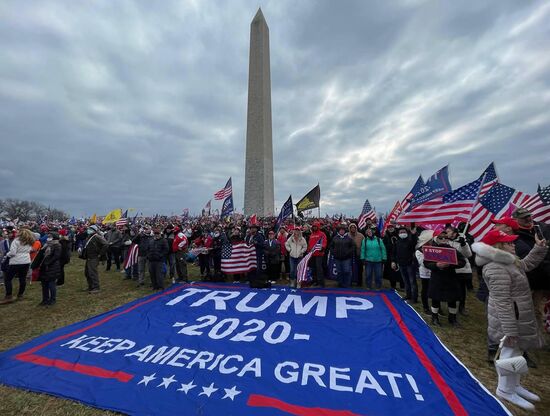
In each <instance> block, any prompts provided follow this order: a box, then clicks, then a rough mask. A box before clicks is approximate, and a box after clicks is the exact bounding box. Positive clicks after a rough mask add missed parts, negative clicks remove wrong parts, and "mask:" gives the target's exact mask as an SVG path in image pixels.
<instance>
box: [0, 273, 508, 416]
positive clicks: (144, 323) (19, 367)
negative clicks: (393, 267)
mask: <svg viewBox="0 0 550 416" xmlns="http://www.w3.org/2000/svg"><path fill="white" fill-rule="evenodd" d="M0 382H1V383H4V384H7V385H11V386H15V387H21V388H24V389H28V390H33V391H38V392H45V393H49V394H53V395H56V396H62V397H66V398H71V399H75V400H78V401H80V402H83V403H86V404H89V405H91V406H96V407H99V408H104V409H112V410H115V411H119V412H123V413H128V414H134V415H153V414H158V415H175V414H181V415H196V414H200V415H247V414H251V415H260V416H261V415H284V414H292V415H304V416H314V415H326V416H352V415H388V414H394V415H405V414H406V415H424V414H434V415H438V416H443V415H467V414H471V415H481V414H483V415H505V414H508V413H507V411H506V410H505V409H504V408H503V407H502V406H501V405H500V404H499V402H498V401H497V400H496V399H494V398H493V397H492V396H491V395H490V394H489V393H488V392H487V391H486V390H485V389H484V388H483V386H481V385H480V384H479V383H478V382H477V381H476V380H475V379H474V378H473V377H472V376H471V374H470V373H469V372H468V371H467V370H466V368H465V367H463V366H462V365H461V364H460V362H458V361H457V360H456V359H455V358H454V357H453V356H452V355H451V354H450V353H449V352H448V351H447V350H446V349H445V348H444V347H443V346H442V344H441V343H440V342H439V341H438V339H437V338H436V337H435V336H434V335H433V333H432V331H431V330H430V328H429V327H428V326H426V324H425V323H424V322H423V321H422V319H420V317H419V316H418V315H417V314H416V312H415V311H414V310H413V309H411V308H410V307H409V306H408V305H407V304H405V303H404V302H403V301H402V300H401V299H400V298H399V296H398V295H397V294H395V293H393V292H390V291H380V292H366V291H353V290H344V289H342V290H324V289H308V290H296V289H291V288H287V287H276V288H272V289H263V290H252V289H249V288H247V287H243V286H240V285H234V284H227V285H224V284H218V285H215V284H207V283H199V284H185V285H175V286H172V287H171V288H169V289H167V290H166V291H164V292H161V293H159V294H154V295H151V296H149V297H147V298H143V299H139V300H136V301H134V302H132V303H129V304H127V305H124V306H122V307H120V308H118V309H115V310H113V311H111V312H108V313H105V314H103V315H100V316H97V317H95V318H92V319H89V320H87V321H84V322H79V323H76V324H73V325H70V326H68V327H66V328H63V329H60V330H57V331H55V332H53V333H51V334H48V335H44V336H41V337H39V338H37V339H35V340H33V341H31V342H28V343H26V344H23V345H21V346H19V347H17V348H14V349H12V350H9V351H6V352H4V353H2V354H1V355H0Z"/></svg>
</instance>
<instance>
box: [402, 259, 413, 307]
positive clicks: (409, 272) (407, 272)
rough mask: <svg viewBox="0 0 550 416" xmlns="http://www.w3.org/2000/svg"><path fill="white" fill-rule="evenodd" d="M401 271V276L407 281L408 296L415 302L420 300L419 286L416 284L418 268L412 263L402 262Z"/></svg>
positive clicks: (406, 290)
mask: <svg viewBox="0 0 550 416" xmlns="http://www.w3.org/2000/svg"><path fill="white" fill-rule="evenodd" d="M399 271H400V272H401V277H402V278H403V282H404V283H405V292H406V293H407V298H408V299H411V300H412V301H413V302H416V301H417V300H418V286H417V284H416V270H415V268H414V266H413V265H412V264H409V265H404V264H400V265H399Z"/></svg>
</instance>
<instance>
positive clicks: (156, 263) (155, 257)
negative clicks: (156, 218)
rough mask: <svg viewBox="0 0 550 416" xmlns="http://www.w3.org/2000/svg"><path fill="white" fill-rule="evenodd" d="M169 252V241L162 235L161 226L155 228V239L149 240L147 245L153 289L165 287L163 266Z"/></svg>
mask: <svg viewBox="0 0 550 416" xmlns="http://www.w3.org/2000/svg"><path fill="white" fill-rule="evenodd" d="M166 253H168V241H167V240H166V238H163V237H162V234H161V230H160V228H155V229H154V230H153V240H150V241H149V246H148V247H147V261H149V275H150V276H151V283H152V285H153V290H162V289H164V273H163V271H162V268H163V267H164V264H165V263H164V262H165V261H166Z"/></svg>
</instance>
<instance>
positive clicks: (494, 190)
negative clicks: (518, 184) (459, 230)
mask: <svg viewBox="0 0 550 416" xmlns="http://www.w3.org/2000/svg"><path fill="white" fill-rule="evenodd" d="M530 198H531V197H530V196H529V195H527V194H524V193H523V192H519V191H516V190H515V189H514V188H510V187H509V186H506V185H503V184H501V183H494V184H493V186H492V187H491V188H490V189H489V190H488V191H487V192H486V193H485V195H483V196H482V197H480V198H479V204H477V205H476V207H475V208H474V212H473V214H472V219H471V220H470V229H469V233H470V234H471V235H472V236H473V237H474V238H475V239H476V240H479V239H481V238H483V236H484V235H485V234H486V233H487V232H488V231H489V230H491V229H492V228H493V223H492V222H491V220H493V219H495V218H501V217H503V216H504V215H505V214H506V212H507V211H508V207H509V206H510V204H512V205H515V206H523V204H524V203H525V202H526V201H528V200H529V199H530Z"/></svg>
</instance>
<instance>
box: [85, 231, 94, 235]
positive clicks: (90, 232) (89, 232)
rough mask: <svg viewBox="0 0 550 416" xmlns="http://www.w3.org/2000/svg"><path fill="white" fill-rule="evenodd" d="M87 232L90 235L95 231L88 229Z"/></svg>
mask: <svg viewBox="0 0 550 416" xmlns="http://www.w3.org/2000/svg"><path fill="white" fill-rule="evenodd" d="M86 233H88V235H92V234H93V233H94V232H93V231H92V230H86Z"/></svg>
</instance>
